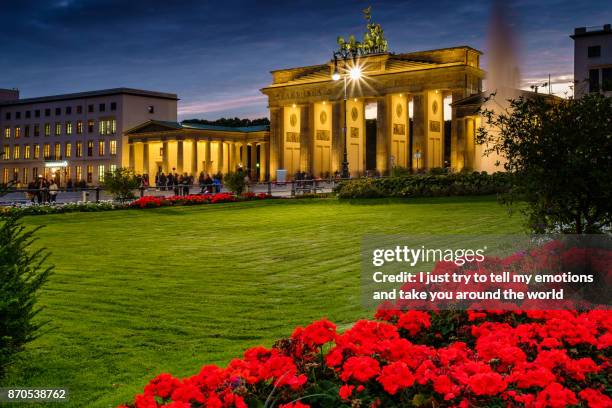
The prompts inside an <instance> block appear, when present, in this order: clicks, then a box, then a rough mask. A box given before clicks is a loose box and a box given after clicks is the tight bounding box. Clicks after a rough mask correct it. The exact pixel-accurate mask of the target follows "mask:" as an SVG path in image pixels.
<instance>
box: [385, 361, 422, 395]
mask: <svg viewBox="0 0 612 408" xmlns="http://www.w3.org/2000/svg"><path fill="white" fill-rule="evenodd" d="M378 382H379V383H381V384H382V386H383V388H384V389H385V391H387V392H388V393H389V394H391V395H395V394H396V393H397V392H398V391H399V390H401V389H403V388H407V387H410V386H411V385H412V384H414V376H413V375H412V372H411V371H410V369H409V368H408V366H407V365H406V363H404V362H403V361H396V362H395V363H391V364H389V365H388V366H385V367H383V369H382V373H381V374H380V375H379V376H378Z"/></svg>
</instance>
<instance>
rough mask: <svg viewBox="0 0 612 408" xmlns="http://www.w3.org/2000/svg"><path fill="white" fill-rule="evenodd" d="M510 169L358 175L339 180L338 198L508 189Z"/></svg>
mask: <svg viewBox="0 0 612 408" xmlns="http://www.w3.org/2000/svg"><path fill="white" fill-rule="evenodd" d="M510 178H511V176H510V175H509V174H507V173H501V172H499V173H494V174H487V173H485V172H482V173H477V172H475V173H470V174H438V175H434V174H415V175H410V176H402V177H389V178H378V179H377V178H372V179H355V180H348V181H343V182H341V183H339V184H338V185H337V186H336V189H335V192H336V193H337V195H338V197H339V198H375V197H440V196H462V195H486V194H501V193H506V192H507V191H508V190H509V189H510V185H511V184H510Z"/></svg>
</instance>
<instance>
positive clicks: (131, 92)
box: [0, 88, 178, 106]
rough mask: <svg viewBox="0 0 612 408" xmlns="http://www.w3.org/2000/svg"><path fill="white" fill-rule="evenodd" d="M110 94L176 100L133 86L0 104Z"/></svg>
mask: <svg viewBox="0 0 612 408" xmlns="http://www.w3.org/2000/svg"><path fill="white" fill-rule="evenodd" d="M111 95H134V96H145V97H149V98H159V99H170V100H175V101H178V97H177V95H176V94H173V93H165V92H155V91H146V90H143V89H133V88H111V89H101V90H98V91H88V92H77V93H69V94H62V95H51V96H41V97H36V98H23V99H15V100H12V101H2V102H0V106H12V105H25V104H31V103H46V102H58V101H68V100H74V99H85V98H93V97H98V96H111Z"/></svg>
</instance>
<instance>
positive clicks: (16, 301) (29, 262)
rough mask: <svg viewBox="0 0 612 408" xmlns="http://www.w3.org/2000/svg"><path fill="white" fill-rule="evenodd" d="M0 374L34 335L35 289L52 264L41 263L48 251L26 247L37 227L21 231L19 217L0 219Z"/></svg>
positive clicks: (0, 375)
mask: <svg viewBox="0 0 612 408" xmlns="http://www.w3.org/2000/svg"><path fill="white" fill-rule="evenodd" d="M0 222H1V223H2V225H1V226H0V378H1V377H3V376H4V374H5V372H6V368H7V366H8V364H10V363H11V362H13V361H14V358H15V355H16V354H17V353H19V352H20V351H22V350H23V349H24V346H25V345H26V344H27V343H29V342H31V341H32V340H34V339H35V338H36V337H37V331H38V330H39V329H40V327H41V326H42V323H35V322H34V317H35V316H36V315H37V314H38V312H40V310H41V309H40V308H37V307H36V300H37V299H36V295H37V292H38V290H39V289H40V288H41V287H42V285H43V284H44V283H45V282H46V281H47V279H48V277H49V275H50V273H51V269H52V267H50V266H45V261H46V259H47V256H48V254H47V253H46V252H45V251H44V250H43V249H39V250H34V251H32V250H31V249H30V246H31V244H32V241H33V235H34V233H35V232H36V231H37V230H38V228H35V229H30V230H29V231H25V229H24V227H23V226H22V225H20V223H19V217H15V216H10V217H3V218H2V221H0Z"/></svg>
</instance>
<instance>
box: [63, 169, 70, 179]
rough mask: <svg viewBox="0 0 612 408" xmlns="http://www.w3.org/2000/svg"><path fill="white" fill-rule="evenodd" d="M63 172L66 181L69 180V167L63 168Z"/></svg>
mask: <svg viewBox="0 0 612 408" xmlns="http://www.w3.org/2000/svg"><path fill="white" fill-rule="evenodd" d="M64 171H65V172H66V180H69V179H70V166H68V167H65V168H64Z"/></svg>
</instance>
